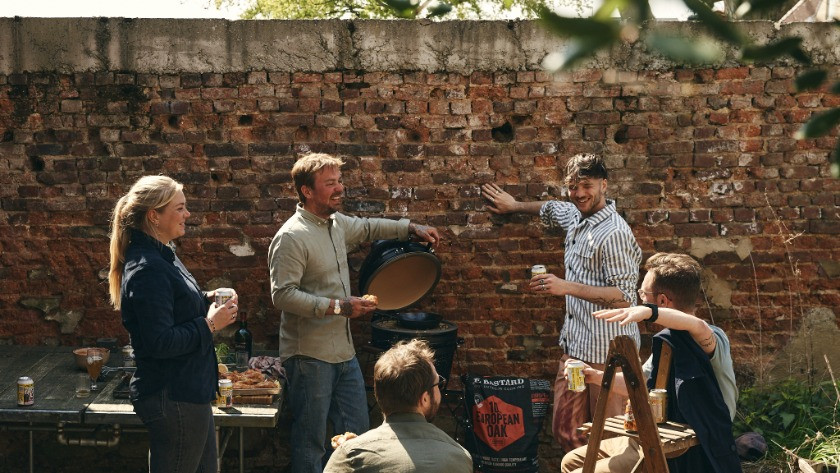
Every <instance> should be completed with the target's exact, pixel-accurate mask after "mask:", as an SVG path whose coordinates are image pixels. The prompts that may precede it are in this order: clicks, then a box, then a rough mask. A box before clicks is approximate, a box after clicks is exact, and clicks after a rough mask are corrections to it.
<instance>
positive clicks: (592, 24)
mask: <svg viewBox="0 0 840 473" xmlns="http://www.w3.org/2000/svg"><path fill="white" fill-rule="evenodd" d="M540 23H542V24H543V26H545V27H546V28H548V30H549V31H551V32H553V33H554V34H556V35H558V36H562V37H566V38H577V39H581V38H586V39H588V40H590V41H592V42H600V43H601V44H606V43H610V42H612V41H615V40H616V39H618V32H619V26H618V24H617V22H616V21H615V20H612V19H609V20H595V19H592V18H569V17H565V16H560V15H558V14H556V13H554V12H553V11H551V10H549V9H548V8H541V9H540Z"/></svg>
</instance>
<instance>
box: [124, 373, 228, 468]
mask: <svg viewBox="0 0 840 473" xmlns="http://www.w3.org/2000/svg"><path fill="white" fill-rule="evenodd" d="M133 404H134V412H135V413H137V416H138V417H139V418H140V420H141V421H143V424H144V425H145V426H146V428H147V429H149V472H150V473H164V472H165V473H214V472H215V471H216V470H217V467H218V459H217V456H216V427H215V426H214V424H213V408H212V407H211V406H210V404H194V403H191V402H179V401H173V400H172V399H170V398H169V395H168V392H167V390H166V389H163V390H161V391H159V392H157V393H155V394H152V395H151V396H148V397H144V398H142V399H139V400H137V401H134V402H133Z"/></svg>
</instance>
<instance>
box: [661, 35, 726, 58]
mask: <svg viewBox="0 0 840 473" xmlns="http://www.w3.org/2000/svg"><path fill="white" fill-rule="evenodd" d="M645 41H646V42H647V44H648V46H649V47H650V48H651V49H654V50H656V51H658V52H659V53H660V54H662V55H663V56H665V57H667V58H669V59H671V60H672V61H674V62H677V63H680V64H714V63H717V62H719V61H721V60H722V59H723V57H724V53H723V49H721V48H720V47H719V46H718V45H717V44H716V43H715V42H714V41H711V40H709V39H708V38H700V39H697V40H694V41H690V40H688V39H685V38H683V37H680V36H671V35H663V34H660V33H651V34H649V35H648V36H647V38H646V39H645Z"/></svg>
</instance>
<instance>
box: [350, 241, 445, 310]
mask: <svg viewBox="0 0 840 473" xmlns="http://www.w3.org/2000/svg"><path fill="white" fill-rule="evenodd" d="M440 272H441V269H440V260H439V259H438V257H437V256H435V254H434V251H433V250H432V248H431V246H430V245H424V244H421V243H417V242H412V241H396V240H377V241H375V242H373V245H371V248H370V253H368V255H367V257H366V258H365V260H364V262H363V263H362V267H361V269H360V270H359V290H360V292H361V294H362V295H364V294H373V295H375V296H376V297H377V298H378V299H379V304H378V306H377V308H378V309H379V310H399V309H403V308H405V307H408V306H410V305H412V304H414V303H415V302H417V301H419V300H420V299H422V298H423V297H425V296H426V295H427V294H429V293H431V292H432V291H433V290H434V289H435V286H437V283H438V281H440Z"/></svg>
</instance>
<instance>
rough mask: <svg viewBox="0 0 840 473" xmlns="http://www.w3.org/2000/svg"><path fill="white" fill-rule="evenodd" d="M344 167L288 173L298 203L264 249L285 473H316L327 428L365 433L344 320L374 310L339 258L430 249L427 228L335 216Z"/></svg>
mask: <svg viewBox="0 0 840 473" xmlns="http://www.w3.org/2000/svg"><path fill="white" fill-rule="evenodd" d="M343 164H344V162H343V161H342V160H340V159H338V158H335V157H332V156H330V155H326V154H309V155H307V156H304V157H303V158H301V159H300V160H298V161H297V162H296V163H295V165H294V166H293V167H292V179H293V180H294V183H295V189H296V190H297V193H298V196H299V198H300V203H299V204H298V206H297V211H296V212H295V214H294V215H293V216H292V217H291V218H289V220H287V221H286V223H284V224H283V226H282V227H281V228H280V230H279V231H278V232H277V234H276V235H275V236H274V238H273V239H272V241H271V245H270V246H269V249H268V264H269V270H270V276H271V278H270V279H271V299H272V301H273V302H274V306H275V307H277V308H279V309H281V310H282V311H283V312H282V315H281V319H280V359H281V361H282V362H283V367H284V368H285V369H286V375H287V378H288V381H289V386H288V392H289V395H288V403H289V406H290V408H291V410H292V413H293V415H294V421H293V423H292V431H291V437H292V440H291V446H292V454H291V456H292V472H293V473H313V472H314V473H320V472H321V469H322V465H323V456H324V452H325V449H324V442H325V438H326V432H327V420H330V421H331V422H332V423H333V426H334V428H335V431H336V432H344V431H352V432H356V433H361V432H364V431H366V430H367V429H368V424H369V421H368V414H367V402H366V395H365V387H364V381H363V379H362V372H361V369H360V368H359V362H358V360H357V359H356V357H355V350H354V349H353V340H352V338H351V335H350V321H349V319H352V318H356V317H360V316H362V315H365V314H368V313H370V312H372V311H373V310H374V309H375V308H376V304H375V303H374V302H371V301H368V300H366V299H362V298H361V297H354V296H351V295H350V272H349V268H348V264H347V252H348V251H351V250H352V249H354V248H355V247H356V246H357V245H358V244H359V243H361V242H364V241H373V240H378V239H400V240H407V239H408V238H409V235H410V234H413V235H415V236H416V237H417V238H418V239H420V240H423V241H427V242H430V243H431V244H432V245H435V244H436V243H437V242H438V241H439V239H440V235H439V234H438V232H437V230H436V229H434V228H432V227H426V226H423V225H415V224H413V223H410V222H409V221H408V220H405V219H402V220H399V221H394V220H387V219H381V218H357V217H350V216H347V215H343V214H341V213H339V212H338V210H339V208H340V207H341V200H342V197H343V193H344V186H343V185H342V184H341V171H340V168H341V166H342V165H343Z"/></svg>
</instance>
